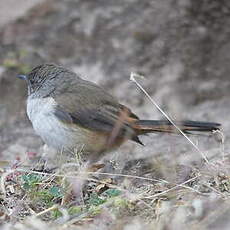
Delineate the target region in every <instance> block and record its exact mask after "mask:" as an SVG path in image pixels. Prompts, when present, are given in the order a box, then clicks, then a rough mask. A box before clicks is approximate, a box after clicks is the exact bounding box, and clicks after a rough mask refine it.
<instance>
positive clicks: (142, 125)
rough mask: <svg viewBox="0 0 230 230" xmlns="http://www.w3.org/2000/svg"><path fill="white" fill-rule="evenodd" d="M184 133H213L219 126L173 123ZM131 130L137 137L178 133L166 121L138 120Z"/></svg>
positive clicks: (189, 122) (205, 123)
mask: <svg viewBox="0 0 230 230" xmlns="http://www.w3.org/2000/svg"><path fill="white" fill-rule="evenodd" d="M174 123H175V124H176V126H177V127H178V128H180V129H181V130H182V131H183V132H184V133H197V132H213V131H216V130H220V126H221V124H219V123H214V122H202V121H174ZM133 128H134V129H135V131H136V133H137V135H142V134H146V133H152V132H166V133H179V131H178V130H177V129H176V127H175V126H174V125H173V124H172V123H171V122H169V121H167V120H138V121H136V122H135V124H134V126H133Z"/></svg>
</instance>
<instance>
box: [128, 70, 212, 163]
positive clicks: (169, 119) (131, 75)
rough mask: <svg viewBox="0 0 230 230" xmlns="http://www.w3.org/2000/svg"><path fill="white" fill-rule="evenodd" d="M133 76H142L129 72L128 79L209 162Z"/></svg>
mask: <svg viewBox="0 0 230 230" xmlns="http://www.w3.org/2000/svg"><path fill="white" fill-rule="evenodd" d="M135 77H143V76H141V75H139V74H137V73H133V72H131V74H130V80H131V81H133V82H134V83H135V84H136V85H137V86H138V87H139V89H141V90H142V92H143V93H144V94H145V95H146V96H147V98H148V99H149V100H150V101H151V102H152V103H153V104H154V105H155V106H156V107H157V109H158V110H159V111H160V112H161V113H162V114H163V115H164V116H165V117H166V118H167V120H168V121H169V122H171V123H172V125H173V126H174V127H175V128H176V129H177V130H178V131H179V132H180V133H181V134H182V135H183V136H184V137H185V138H186V139H187V141H188V142H189V143H190V144H191V145H192V146H193V147H194V148H195V149H196V150H197V152H198V153H200V155H201V156H202V157H203V159H204V160H205V162H206V163H207V164H210V163H209V161H208V159H207V157H206V156H205V154H204V153H203V152H202V151H201V150H200V149H199V148H198V147H197V146H196V145H195V144H194V143H193V141H192V140H191V139H190V138H189V137H188V136H187V135H186V134H185V133H184V132H183V131H182V130H181V129H180V128H179V127H178V126H177V125H176V124H175V122H174V121H173V120H172V119H171V118H170V117H169V116H168V115H167V114H166V113H165V112H164V111H163V110H162V109H161V108H160V106H159V105H158V104H157V103H156V102H155V101H154V100H153V99H152V98H151V97H150V95H149V94H148V93H147V92H146V90H145V89H144V88H143V87H142V86H141V85H140V84H139V83H138V82H137V80H136V79H135Z"/></svg>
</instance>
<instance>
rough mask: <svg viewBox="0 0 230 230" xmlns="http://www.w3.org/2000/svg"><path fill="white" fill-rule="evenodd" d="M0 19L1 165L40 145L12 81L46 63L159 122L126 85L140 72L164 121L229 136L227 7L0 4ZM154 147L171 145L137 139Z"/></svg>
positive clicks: (173, 1) (194, 0)
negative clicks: (201, 123) (210, 125)
mask: <svg viewBox="0 0 230 230" xmlns="http://www.w3.org/2000/svg"><path fill="white" fill-rule="evenodd" d="M0 18H1V20H0V135H1V136H0V137H1V139H0V157H1V156H2V157H4V156H7V157H9V156H13V157H15V154H21V153H24V152H26V151H32V150H34V151H35V150H38V148H39V147H40V146H41V144H42V143H41V141H40V138H38V137H36V136H35V134H34V132H33V130H32V128H31V125H30V123H29V122H28V119H27V117H26V112H25V100H26V94H27V92H26V91H27V89H26V85H25V82H23V81H20V80H19V79H17V78H15V76H16V75H17V74H20V73H21V74H22V73H27V72H28V71H30V70H31V68H33V67H34V66H36V65H38V64H41V63H45V62H54V63H58V64H61V65H63V66H65V67H67V68H70V69H72V70H73V71H75V72H78V73H80V74H82V75H83V76H84V78H85V79H88V80H90V81H94V82H96V83H98V84H100V85H102V86H104V87H105V88H106V89H107V90H108V91H109V92H110V93H111V94H113V95H114V96H116V97H117V98H118V99H119V100H120V101H121V103H124V104H126V105H127V106H129V107H130V108H131V109H132V110H133V111H134V112H135V113H137V114H138V115H139V116H140V117H142V118H152V119H156V118H161V117H162V115H161V114H160V113H159V112H158V111H157V110H156V109H155V108H154V106H153V105H151V104H150V103H149V101H148V100H147V99H146V97H145V96H144V95H143V93H141V92H140V91H139V90H138V89H137V87H136V86H135V85H134V83H132V82H130V80H129V75H130V72H131V71H137V72H140V73H142V74H143V75H144V76H145V77H146V79H145V80H141V84H142V85H143V86H144V87H145V88H146V90H147V91H148V92H149V93H150V95H152V96H153V98H154V99H155V100H156V101H157V102H158V103H159V105H161V107H162V108H163V109H164V110H165V111H167V112H168V113H169V114H170V115H171V116H172V117H173V118H175V119H191V120H205V121H215V122H220V123H222V124H223V128H224V130H225V131H226V132H225V135H226V137H228V131H229V129H230V125H229V121H228V120H229V116H228V115H229V112H230V101H229V96H230V90H229V88H230V79H229V73H230V65H229V61H230V55H229V52H230V39H229V38H230V2H229V1H228V0H225V1H224V0H221V1H217V0H203V1H200V0H162V1H159V0H153V1H149V0H142V1H138V0H125V1H124V0H117V1H107V0H98V1H94V0H64V1H63V0H55V1H52V0H50V1H48V0H36V1H29V0H20V4H18V1H15V0H2V1H1V2H0ZM158 138H160V140H162V138H163V139H164V138H166V139H167V138H169V139H170V138H171V137H165V136H164V137H162V136H159V135H156V137H155V136H154V137H153V138H152V139H151V138H145V139H146V140H145V143H146V142H147V145H148V143H149V145H150V147H151V148H150V149H151V151H152V152H162V151H165V149H164V150H162V151H161V148H162V147H164V146H165V145H166V143H167V142H168V141H169V140H168V139H167V140H166V142H165V141H164V140H163V141H161V142H160V143H159V140H158ZM172 138H174V137H172ZM172 138H171V139H172ZM171 139H170V140H171ZM176 139H177V141H179V142H185V140H184V139H183V138H181V137H180V138H176ZM181 139H182V140H181ZM174 141H175V140H174V139H173V140H172V142H174ZM151 143H152V144H151ZM162 143H163V144H162ZM156 144H157V146H156ZM226 144H227V143H226ZM159 145H163V146H159ZM205 145H206V147H207V143H205ZM129 146H130V145H129ZM135 146H136V145H135ZM134 148H136V147H134ZM137 148H138V147H137ZM145 149H146V150H143V149H141V151H144V152H149V148H148V147H147V148H145ZM138 151H140V149H138V150H137V152H138ZM134 155H135V154H134ZM134 155H132V157H133V156H134Z"/></svg>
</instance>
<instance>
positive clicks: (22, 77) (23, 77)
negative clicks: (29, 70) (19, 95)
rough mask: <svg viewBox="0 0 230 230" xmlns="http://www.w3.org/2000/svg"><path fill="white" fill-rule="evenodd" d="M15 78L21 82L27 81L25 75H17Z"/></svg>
mask: <svg viewBox="0 0 230 230" xmlns="http://www.w3.org/2000/svg"><path fill="white" fill-rule="evenodd" d="M17 78H20V79H22V80H26V79H27V76H26V75H22V74H19V75H17Z"/></svg>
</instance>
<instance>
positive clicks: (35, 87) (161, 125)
mask: <svg viewBox="0 0 230 230" xmlns="http://www.w3.org/2000/svg"><path fill="white" fill-rule="evenodd" d="M19 77H20V78H21V79H24V80H26V82H27V84H28V99H27V114H28V117H29V119H30V120H31V122H32V124H33V127H34V130H35V131H36V133H37V134H38V135H40V137H41V138H42V139H43V141H44V142H45V143H46V144H47V145H48V146H51V147H53V148H55V149H57V150H59V151H61V150H71V151H75V150H80V149H83V153H88V154H86V155H87V158H88V160H92V159H94V160H95V159H98V157H99V156H100V155H101V154H103V153H105V152H107V151H110V150H113V149H115V148H118V147H119V146H120V145H121V144H122V143H124V142H125V141H127V140H132V141H135V142H137V143H139V144H142V143H141V141H140V140H139V138H138V136H139V135H143V134H146V133H152V132H166V133H178V131H176V130H175V128H174V126H173V125H172V124H171V123H170V122H169V121H165V120H140V119H139V118H138V117H137V116H136V115H135V114H134V113H132V111H131V110H130V109H129V108H127V107H126V106H124V105H122V104H120V103H119V102H118V101H117V100H116V99H115V98H114V97H113V96H111V95H110V94H109V93H107V92H106V91H105V90H104V89H103V88H101V87H99V86H97V85H96V84H94V83H92V82H89V81H85V80H83V79H81V78H80V77H79V76H78V75H77V74H76V73H74V72H72V71H70V70H68V69H65V68H63V67H61V66H57V65H55V64H42V65H39V66H37V67H35V68H34V69H32V71H31V72H30V73H28V74H27V75H19ZM175 123H176V125H177V126H179V128H180V129H181V130H183V131H184V132H185V133H190V132H197V131H198V132H212V131H215V130H218V129H219V127H220V124H218V123H213V122H197V121H178V122H177V121H175Z"/></svg>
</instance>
